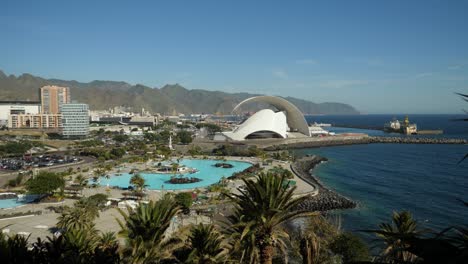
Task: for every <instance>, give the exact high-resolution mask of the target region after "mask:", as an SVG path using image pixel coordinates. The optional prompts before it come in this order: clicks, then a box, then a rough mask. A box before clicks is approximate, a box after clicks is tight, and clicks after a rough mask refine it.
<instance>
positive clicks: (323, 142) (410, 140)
mask: <svg viewBox="0 0 468 264" xmlns="http://www.w3.org/2000/svg"><path fill="white" fill-rule="evenodd" d="M372 143H393V144H460V145H463V144H468V141H467V140H466V139H456V138H428V137H417V136H408V137H361V138H340V137H338V136H337V137H329V138H320V139H317V140H315V139H310V140H307V141H301V142H295V143H289V144H278V145H273V146H268V147H266V148H264V150H266V151H277V150H287V149H301V148H318V147H331V146H341V145H355V144H372Z"/></svg>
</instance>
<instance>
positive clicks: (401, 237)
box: [367, 211, 422, 262]
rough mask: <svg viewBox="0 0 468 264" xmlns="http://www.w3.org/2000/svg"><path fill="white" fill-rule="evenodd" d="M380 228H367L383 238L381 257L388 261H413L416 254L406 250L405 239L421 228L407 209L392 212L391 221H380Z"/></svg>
mask: <svg viewBox="0 0 468 264" xmlns="http://www.w3.org/2000/svg"><path fill="white" fill-rule="evenodd" d="M379 227H380V230H368V231H367V232H373V233H375V234H376V235H377V237H379V238H380V239H382V240H383V242H384V243H385V248H384V249H383V251H382V257H383V259H384V260H385V261H389V262H393V261H396V262H413V261H416V259H417V256H416V255H414V254H412V253H410V252H409V251H408V248H409V246H410V245H409V244H408V243H406V242H405V241H406V240H411V239H412V238H416V237H418V236H419V235H420V234H421V233H422V230H420V229H419V227H418V223H417V221H416V220H414V219H413V217H412V215H411V213H410V212H408V211H402V212H393V216H392V222H391V223H381V224H380V225H379Z"/></svg>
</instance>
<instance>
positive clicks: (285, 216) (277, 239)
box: [228, 173, 315, 264]
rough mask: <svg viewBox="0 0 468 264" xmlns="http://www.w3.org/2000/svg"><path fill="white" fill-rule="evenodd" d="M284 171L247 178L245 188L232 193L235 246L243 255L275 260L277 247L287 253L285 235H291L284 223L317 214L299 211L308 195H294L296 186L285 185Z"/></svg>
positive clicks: (268, 263)
mask: <svg viewBox="0 0 468 264" xmlns="http://www.w3.org/2000/svg"><path fill="white" fill-rule="evenodd" d="M285 180H287V179H286V177H285V176H284V175H281V176H277V175H274V174H272V173H266V174H265V173H260V174H259V175H258V176H257V177H256V180H247V179H243V181H244V183H245V187H246V188H245V189H244V190H242V189H239V192H240V194H234V195H233V196H231V199H232V201H233V202H234V204H235V205H234V214H233V215H231V216H229V217H228V220H229V222H230V223H231V225H232V227H230V228H229V229H230V230H228V231H230V233H231V234H233V240H234V241H235V243H234V248H235V249H237V250H238V251H240V256H241V258H242V259H243V258H245V257H246V256H247V257H249V259H250V261H253V260H257V259H259V260H260V263H265V264H270V263H272V259H273V255H274V253H275V248H278V249H280V250H281V251H282V252H283V253H284V249H285V246H286V244H285V239H286V238H289V235H288V234H287V233H286V232H285V231H284V230H283V228H282V224H284V223H286V222H288V221H290V220H292V219H294V218H297V217H301V216H310V215H315V213H312V212H306V211H297V210H296V209H295V208H296V207H297V205H299V204H300V203H302V202H303V201H305V200H307V199H308V198H309V197H308V196H302V197H293V193H294V190H295V189H296V187H295V186H294V187H292V188H288V187H284V186H283V182H284V181H285Z"/></svg>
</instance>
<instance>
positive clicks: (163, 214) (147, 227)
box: [117, 195, 180, 263]
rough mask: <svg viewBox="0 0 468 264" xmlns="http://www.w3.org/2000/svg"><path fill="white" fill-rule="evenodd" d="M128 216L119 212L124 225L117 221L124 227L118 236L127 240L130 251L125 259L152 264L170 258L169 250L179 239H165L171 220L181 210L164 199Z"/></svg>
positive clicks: (139, 208)
mask: <svg viewBox="0 0 468 264" xmlns="http://www.w3.org/2000/svg"><path fill="white" fill-rule="evenodd" d="M128 210H129V212H128V213H126V212H124V211H123V210H121V209H119V212H120V214H121V215H122V216H123V218H124V220H125V222H122V221H121V220H120V219H117V222H118V223H119V225H120V227H121V229H122V230H121V231H120V232H119V234H120V235H121V236H122V237H124V238H125V239H126V242H127V247H126V249H125V252H124V255H126V256H127V257H129V261H131V262H132V263H149V262H148V261H149V260H154V261H156V260H161V259H166V258H170V257H171V256H170V254H168V249H169V248H171V247H173V246H174V245H175V244H177V242H179V241H178V240H177V239H172V238H166V236H165V235H164V234H165V232H166V230H167V229H168V228H169V225H170V223H171V220H172V219H173V218H174V216H175V215H176V214H178V213H179V212H180V207H179V206H177V204H176V201H175V200H174V199H173V198H172V197H171V196H170V195H165V196H164V197H163V198H162V199H161V200H158V201H156V202H154V201H150V202H149V203H148V204H142V205H140V206H138V207H137V208H136V209H135V210H132V209H131V208H128Z"/></svg>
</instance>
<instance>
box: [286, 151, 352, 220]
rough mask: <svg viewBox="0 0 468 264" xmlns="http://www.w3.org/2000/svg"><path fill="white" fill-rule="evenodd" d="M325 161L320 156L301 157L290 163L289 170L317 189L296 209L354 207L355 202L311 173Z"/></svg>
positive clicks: (327, 209)
mask: <svg viewBox="0 0 468 264" xmlns="http://www.w3.org/2000/svg"><path fill="white" fill-rule="evenodd" d="M325 161H327V159H326V158H324V157H320V156H316V155H314V156H310V157H303V158H301V159H299V160H297V161H295V162H294V163H292V164H291V170H292V171H293V172H294V173H295V174H296V175H297V177H299V178H300V179H302V180H303V181H305V182H307V183H309V184H310V185H312V186H314V188H315V189H316V190H318V193H317V195H314V196H310V197H309V198H308V199H307V200H306V201H304V202H302V203H301V204H299V205H298V206H297V209H298V210H307V211H314V212H315V211H322V212H323V211H329V210H334V209H350V208H355V207H356V205H357V204H356V203H355V202H354V201H352V200H351V199H349V198H346V197H344V196H342V195H340V194H338V193H336V192H334V191H333V190H330V189H328V188H327V187H325V186H324V185H323V184H322V183H321V182H320V181H319V180H318V179H317V178H316V177H315V176H314V175H313V173H312V170H313V169H314V168H315V167H316V166H317V165H318V164H320V163H322V162H325Z"/></svg>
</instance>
